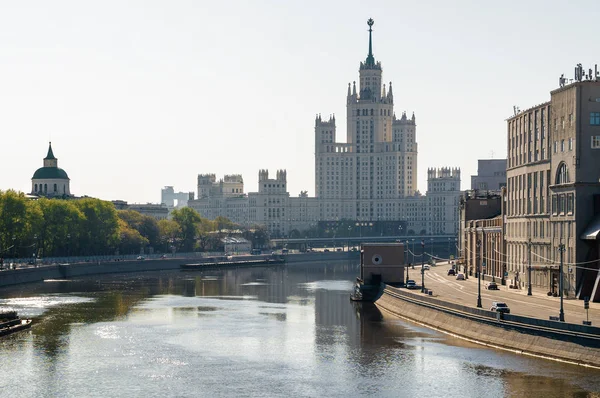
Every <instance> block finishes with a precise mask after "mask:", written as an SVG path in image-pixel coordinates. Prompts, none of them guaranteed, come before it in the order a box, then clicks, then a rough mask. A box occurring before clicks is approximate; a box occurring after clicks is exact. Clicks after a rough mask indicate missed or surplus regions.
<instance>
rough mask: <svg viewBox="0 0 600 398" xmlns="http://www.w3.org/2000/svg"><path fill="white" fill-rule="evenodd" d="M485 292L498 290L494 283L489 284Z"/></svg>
mask: <svg viewBox="0 0 600 398" xmlns="http://www.w3.org/2000/svg"><path fill="white" fill-rule="evenodd" d="M486 288H487V290H498V284H497V283H496V282H490V283H488V284H487V286H486Z"/></svg>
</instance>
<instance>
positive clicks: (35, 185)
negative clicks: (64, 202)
mask: <svg viewBox="0 0 600 398" xmlns="http://www.w3.org/2000/svg"><path fill="white" fill-rule="evenodd" d="M69 182H70V179H69V176H68V175H67V172H66V171H64V170H63V169H61V168H60V167H58V159H57V158H55V157H54V153H53V152H52V143H51V142H50V143H49V145H48V154H47V155H46V157H45V158H44V166H43V167H40V168H39V169H37V170H36V171H35V173H33V177H32V178H31V195H35V196H44V197H51V198H67V197H71V196H72V195H71V190H70V188H69Z"/></svg>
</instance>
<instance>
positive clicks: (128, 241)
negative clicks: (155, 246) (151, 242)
mask: <svg viewBox="0 0 600 398" xmlns="http://www.w3.org/2000/svg"><path fill="white" fill-rule="evenodd" d="M118 223H119V253H121V254H135V253H139V252H140V249H141V248H143V247H145V246H147V245H148V239H147V238H145V237H143V236H142V235H141V234H140V233H139V232H138V231H137V230H136V229H134V228H131V227H130V226H129V225H128V224H127V222H125V221H124V220H123V219H121V218H119V220H118Z"/></svg>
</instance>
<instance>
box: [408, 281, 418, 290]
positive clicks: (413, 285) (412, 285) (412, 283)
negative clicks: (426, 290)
mask: <svg viewBox="0 0 600 398" xmlns="http://www.w3.org/2000/svg"><path fill="white" fill-rule="evenodd" d="M406 288H407V289H416V288H417V283H416V282H415V281H413V280H412V279H409V280H407V281H406Z"/></svg>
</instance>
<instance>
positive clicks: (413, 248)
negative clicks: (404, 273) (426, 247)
mask: <svg viewBox="0 0 600 398" xmlns="http://www.w3.org/2000/svg"><path fill="white" fill-rule="evenodd" d="M411 252H412V266H413V269H415V238H412V250H411Z"/></svg>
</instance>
